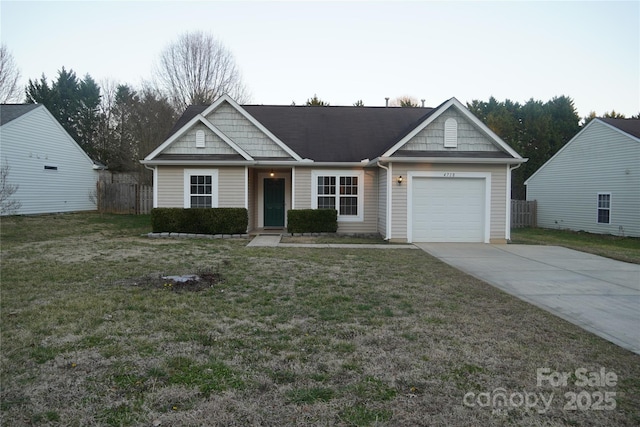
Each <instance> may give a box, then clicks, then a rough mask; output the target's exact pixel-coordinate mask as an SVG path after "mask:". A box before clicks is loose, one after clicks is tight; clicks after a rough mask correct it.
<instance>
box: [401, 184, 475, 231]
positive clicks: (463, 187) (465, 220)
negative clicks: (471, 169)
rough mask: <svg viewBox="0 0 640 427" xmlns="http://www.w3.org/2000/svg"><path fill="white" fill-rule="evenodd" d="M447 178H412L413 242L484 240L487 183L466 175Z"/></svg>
mask: <svg viewBox="0 0 640 427" xmlns="http://www.w3.org/2000/svg"><path fill="white" fill-rule="evenodd" d="M449 175H450V176H449V177H446V176H418V177H414V178H413V180H412V183H411V184H412V196H411V212H410V214H411V223H410V224H411V241H412V242H484V241H485V240H486V235H487V230H486V228H487V224H486V203H487V201H486V198H487V197H486V180H485V179H481V178H478V177H471V176H464V175H465V174H454V173H451V174H449ZM461 175H463V176H461Z"/></svg>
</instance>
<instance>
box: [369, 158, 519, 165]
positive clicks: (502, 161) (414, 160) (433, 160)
mask: <svg viewBox="0 0 640 427" xmlns="http://www.w3.org/2000/svg"><path fill="white" fill-rule="evenodd" d="M527 160H529V159H522V158H520V159H514V158H509V159H496V158H486V157H480V158H478V157H378V161H381V162H387V163H389V162H398V163H400V162H402V163H476V164H478V163H480V164H498V165H499V164H506V165H510V164H514V163H525V162H526V161H527Z"/></svg>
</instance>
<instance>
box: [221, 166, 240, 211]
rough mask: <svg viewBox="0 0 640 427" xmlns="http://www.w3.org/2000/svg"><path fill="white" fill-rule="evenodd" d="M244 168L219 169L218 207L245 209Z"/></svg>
mask: <svg viewBox="0 0 640 427" xmlns="http://www.w3.org/2000/svg"><path fill="white" fill-rule="evenodd" d="M244 196H245V172H244V167H243V166H240V167H221V168H218V207H220V208H245V207H246V206H245V197H244Z"/></svg>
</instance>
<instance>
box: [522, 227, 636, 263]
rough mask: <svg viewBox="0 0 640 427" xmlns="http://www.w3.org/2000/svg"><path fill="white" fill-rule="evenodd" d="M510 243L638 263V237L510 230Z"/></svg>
mask: <svg viewBox="0 0 640 427" xmlns="http://www.w3.org/2000/svg"><path fill="white" fill-rule="evenodd" d="M511 241H512V243H518V244H526V245H553V246H564V247H566V248H570V249H575V250H578V251H582V252H588V253H592V254H595V255H600V256H604V257H607V258H612V259H617V260H619V261H625V262H631V263H634V264H640V238H637V237H619V236H611V235H603V234H593V233H586V232H583V231H582V232H576V231H570V230H552V229H548V228H518V229H513V230H511Z"/></svg>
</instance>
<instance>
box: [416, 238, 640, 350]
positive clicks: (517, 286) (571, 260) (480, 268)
mask: <svg viewBox="0 0 640 427" xmlns="http://www.w3.org/2000/svg"><path fill="white" fill-rule="evenodd" d="M416 246H418V247H420V248H421V249H423V250H425V251H426V252H428V253H429V254H431V255H433V256H435V257H437V258H439V259H441V260H442V261H444V262H446V263H447V264H450V265H452V266H454V267H456V268H458V269H460V270H462V271H464V272H466V273H468V274H470V275H472V276H474V277H477V278H479V279H481V280H483V281H485V282H487V283H489V284H491V285H493V286H495V287H497V288H500V289H502V290H503V291H505V292H507V293H510V294H512V295H515V296H516V297H518V298H520V299H522V300H524V301H527V302H529V303H532V304H535V305H537V306H538V307H540V308H542V309H544V310H547V311H549V312H551V313H553V314H555V315H557V316H559V317H561V318H563V319H565V320H567V321H569V322H571V323H573V324H575V325H578V326H580V327H582V328H584V329H586V330H587V331H590V332H593V333H594V334H596V335H599V336H600V337H602V338H604V339H606V340H609V341H611V342H613V343H615V344H617V345H619V346H621V347H623V348H626V349H628V350H631V351H633V352H635V353H638V354H640V265H637V264H629V263H626V262H620V261H614V260H611V259H608V258H603V257H599V256H596V255H591V254H587V253H584V252H579V251H574V250H571V249H567V248H562V247H559V246H529V245H488V244H481V243H416Z"/></svg>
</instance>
